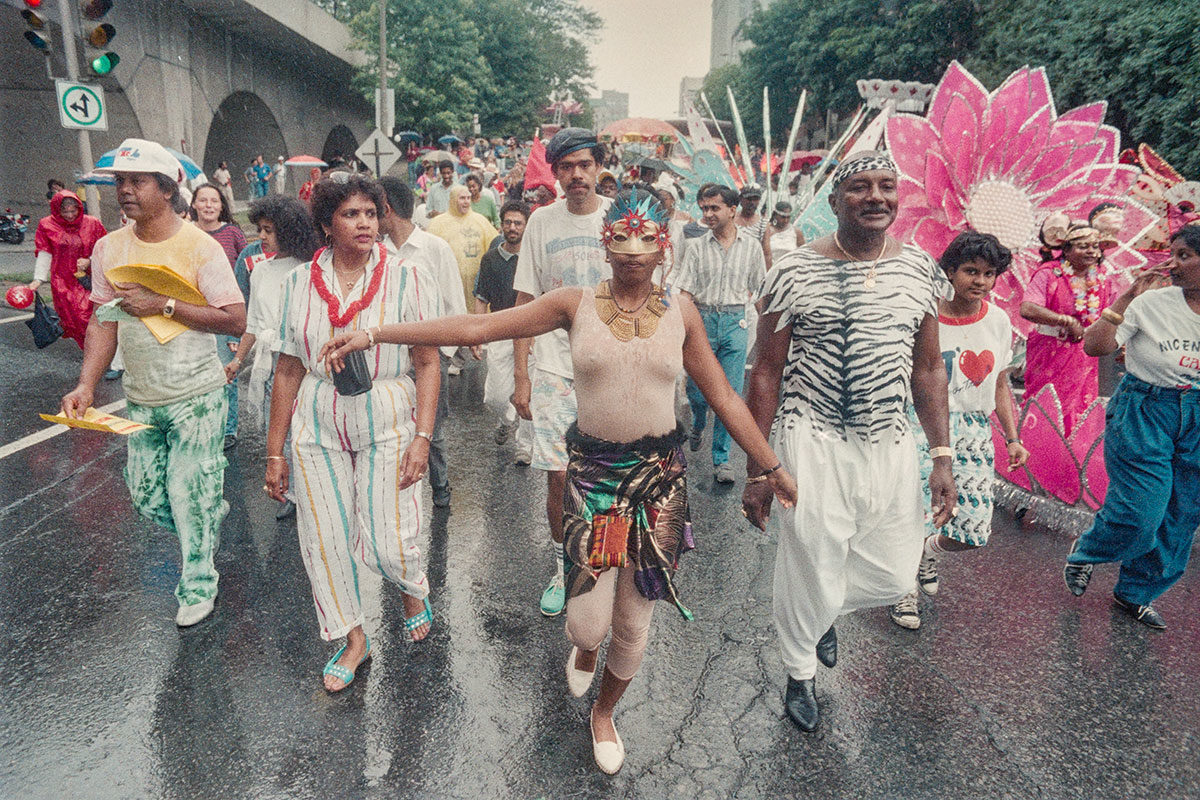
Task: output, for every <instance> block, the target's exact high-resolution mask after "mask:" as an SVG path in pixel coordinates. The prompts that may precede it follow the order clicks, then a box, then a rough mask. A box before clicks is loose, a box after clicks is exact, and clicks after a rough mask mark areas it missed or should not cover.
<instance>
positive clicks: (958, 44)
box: [705, 0, 1200, 177]
mask: <svg viewBox="0 0 1200 800" xmlns="http://www.w3.org/2000/svg"><path fill="white" fill-rule="evenodd" d="M744 35H745V37H746V40H747V41H748V42H749V43H750V47H749V49H748V50H747V51H746V52H745V53H743V55H742V58H741V61H740V63H738V64H737V65H735V66H733V67H724V68H721V69H720V70H714V71H713V72H712V73H710V74H709V76H708V78H707V79H706V82H705V90H706V92H707V94H708V98H709V100H710V101H712V104H713V107H714V110H715V111H716V112H717V113H718V115H719V116H722V117H724V118H728V117H727V116H726V115H727V114H728V108H727V104H726V101H725V97H724V95H725V90H724V87H725V86H726V85H730V86H732V87H733V90H734V95H735V96H736V98H737V101H738V106H739V108H740V110H741V112H742V116H743V118H744V121H745V123H746V129H747V135H748V136H749V137H750V138H751V140H752V141H754V140H761V127H762V125H761V107H762V99H761V98H762V87H763V86H768V87H770V91H771V117H772V120H775V131H774V133H775V137H774V138H775V139H776V144H782V143H783V138H784V137H785V136H786V135H787V133H786V130H784V128H785V126H786V125H787V123H788V122H790V120H791V113H792V111H793V110H794V109H795V107H796V102H797V100H798V98H799V94H800V90H801V89H802V88H807V89H808V90H809V105H808V109H809V111H808V113H807V114H806V119H807V120H809V123H808V124H810V125H811V124H813V122H812V121H814V120H822V119H823V118H824V114H825V111H826V110H832V111H835V112H838V113H841V114H846V113H848V112H850V111H852V110H853V108H854V107H855V106H857V105H858V104H859V102H860V98H859V96H858V92H857V88H856V86H855V82H856V81H857V80H858V79H860V78H881V79H899V80H917V81H924V82H927V83H936V82H937V81H938V80H939V79H940V78H941V75H942V73H943V72H944V71H945V69H946V66H947V65H948V64H949V63H950V61H951V60H952V59H958V60H959V61H962V62H963V63H964V64H965V65H966V66H967V68H968V69H970V70H971V71H972V72H973V73H974V74H975V75H977V76H978V77H979V78H980V79H981V80H982V81H984V83H985V84H986V85H987V86H988V87H989V88H994V87H996V86H997V85H999V83H1000V82H1001V81H1002V80H1003V79H1004V78H1005V77H1007V76H1008V75H1009V74H1010V73H1011V72H1012V71H1014V70H1016V69H1018V68H1020V67H1021V66H1023V65H1026V64H1029V65H1033V66H1039V65H1042V66H1045V67H1046V69H1047V72H1048V74H1049V77H1050V85H1051V87H1052V88H1053V90H1054V96H1055V101H1056V103H1057V104H1058V107H1059V110H1060V111H1063V110H1066V109H1068V108H1071V107H1074V106H1077V105H1081V104H1084V103H1092V102H1095V101H1097V100H1107V101H1108V104H1109V111H1108V119H1107V121H1108V122H1109V123H1110V124H1113V125H1115V126H1117V127H1118V128H1119V129H1120V130H1121V131H1122V133H1123V134H1124V137H1125V142H1126V143H1127V144H1130V145H1133V144H1136V143H1138V142H1143V141H1144V142H1147V143H1149V144H1150V145H1152V146H1153V147H1155V149H1157V150H1158V151H1159V152H1160V153H1162V154H1163V155H1164V156H1165V157H1166V158H1167V159H1168V160H1169V161H1170V162H1171V163H1172V164H1174V165H1175V166H1176V168H1178V169H1180V170H1181V171H1183V172H1184V173H1185V174H1187V175H1189V176H1193V177H1200V148H1197V147H1196V142H1198V141H1200V112H1198V111H1197V109H1198V108H1200V83H1198V82H1197V80H1196V76H1197V75H1200V3H1197V2H1188V3H1180V2H1178V0H1139V2H1138V3H1114V2H1111V0H1075V1H1074V2H1072V3H1069V4H1062V3H1047V2H1045V0H989V2H980V1H978V0H775V2H772V3H770V4H769V5H767V7H766V8H765V9H763V10H761V11H759V12H758V13H756V14H755V15H754V16H753V17H752V18H751V19H750V20H749V21H748V23H747V24H746V27H745V28H744Z"/></svg>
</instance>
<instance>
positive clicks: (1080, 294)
mask: <svg viewBox="0 0 1200 800" xmlns="http://www.w3.org/2000/svg"><path fill="white" fill-rule="evenodd" d="M1052 219H1053V218H1052ZM1053 227H1054V226H1053V224H1052V222H1051V220H1047V224H1046V225H1045V226H1043V233H1042V238H1043V241H1045V242H1046V244H1047V246H1049V247H1051V248H1057V247H1059V246H1061V248H1062V256H1061V257H1060V258H1059V259H1057V260H1053V261H1050V262H1048V263H1046V264H1045V265H1043V266H1042V268H1041V269H1039V270H1038V271H1037V272H1035V273H1034V275H1033V278H1032V279H1031V280H1030V281H1029V285H1028V286H1027V287H1026V289H1025V297H1024V298H1023V300H1022V302H1021V316H1022V317H1024V318H1025V319H1027V320H1029V321H1030V322H1033V323H1035V325H1034V328H1033V330H1032V331H1030V333H1029V339H1028V342H1027V344H1026V351H1025V352H1026V357H1025V398H1026V399H1029V398H1032V397H1036V396H1037V395H1038V393H1039V392H1040V391H1041V390H1042V387H1044V386H1045V385H1046V384H1053V386H1054V390H1055V393H1056V394H1057V395H1058V400H1059V403H1060V404H1061V406H1062V417H1063V433H1064V434H1065V435H1066V436H1070V435H1071V432H1072V431H1074V430H1075V427H1076V425H1078V424H1079V422H1080V420H1081V419H1082V417H1083V414H1084V412H1085V411H1087V409H1088V407H1089V406H1090V405H1091V404H1092V403H1093V402H1095V400H1096V397H1097V396H1098V395H1099V369H1098V367H1097V362H1096V359H1094V358H1091V357H1089V356H1088V355H1086V354H1085V353H1084V352H1083V344H1082V341H1083V331H1084V329H1085V328H1086V327H1087V326H1088V325H1091V324H1092V323H1093V322H1095V321H1096V320H1097V319H1098V318H1099V317H1100V312H1101V311H1103V310H1104V309H1105V308H1108V306H1109V304H1111V303H1112V299H1113V298H1112V287H1111V285H1110V282H1109V278H1108V275H1107V274H1106V271H1105V269H1104V265H1103V263H1102V262H1103V258H1104V256H1103V251H1102V250H1101V248H1100V232H1099V231H1097V230H1096V229H1095V228H1093V227H1091V226H1089V225H1087V224H1085V223H1081V222H1076V223H1071V224H1070V225H1069V226H1068V227H1067V228H1066V231H1065V233H1061V234H1060V235H1061V239H1060V238H1059V236H1056V235H1054V233H1053Z"/></svg>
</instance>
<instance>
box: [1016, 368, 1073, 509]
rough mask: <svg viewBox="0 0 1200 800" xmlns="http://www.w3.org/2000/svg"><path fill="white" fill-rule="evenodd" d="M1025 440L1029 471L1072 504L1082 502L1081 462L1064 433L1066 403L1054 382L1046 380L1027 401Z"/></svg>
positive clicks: (1055, 495) (1063, 499)
mask: <svg viewBox="0 0 1200 800" xmlns="http://www.w3.org/2000/svg"><path fill="white" fill-rule="evenodd" d="M1024 413H1025V419H1024V423H1023V425H1022V426H1021V441H1022V442H1023V443H1024V444H1025V446H1026V447H1027V448H1029V453H1030V458H1029V471H1030V473H1031V474H1032V475H1033V477H1034V479H1035V480H1036V481H1037V482H1038V483H1039V484H1040V485H1041V487H1042V488H1043V489H1044V490H1045V491H1046V492H1047V493H1048V494H1050V495H1051V496H1053V497H1056V498H1058V499H1059V500H1061V501H1062V502H1064V503H1066V504H1067V505H1069V506H1073V505H1075V504H1076V503H1077V502H1079V497H1080V494H1081V493H1082V491H1083V486H1082V485H1081V483H1080V479H1079V465H1078V464H1077V463H1076V461H1075V457H1074V455H1073V454H1072V453H1071V450H1070V448H1069V447H1068V446H1067V441H1066V437H1065V436H1064V433H1063V424H1062V407H1061V404H1060V403H1059V400H1058V394H1057V392H1055V391H1054V384H1046V385H1045V386H1043V387H1042V389H1041V390H1040V391H1039V392H1038V393H1037V395H1036V396H1034V397H1033V398H1031V399H1029V400H1027V401H1026V403H1025V408H1024Z"/></svg>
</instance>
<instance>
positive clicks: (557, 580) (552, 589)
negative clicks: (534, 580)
mask: <svg viewBox="0 0 1200 800" xmlns="http://www.w3.org/2000/svg"><path fill="white" fill-rule="evenodd" d="M566 603H567V587H566V586H564V585H563V579H562V576H561V575H555V576H554V577H553V578H551V579H550V585H549V586H547V587H546V591H544V592H542V602H541V608H542V613H543V614H545V615H546V616H547V617H557V616H558V615H559V614H561V613H562V610H563V606H564V605H566Z"/></svg>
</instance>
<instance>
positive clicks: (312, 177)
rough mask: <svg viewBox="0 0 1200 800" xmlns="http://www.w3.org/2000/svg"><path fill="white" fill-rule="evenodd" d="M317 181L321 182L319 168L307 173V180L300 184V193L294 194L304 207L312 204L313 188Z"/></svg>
mask: <svg viewBox="0 0 1200 800" xmlns="http://www.w3.org/2000/svg"><path fill="white" fill-rule="evenodd" d="M319 180H321V168H320V167H313V168H312V169H310V170H309V171H308V180H306V181H305V182H304V183H302V184H300V191H299V192H297V194H296V197H298V198H299V199H300V202H302V203H304V204H305V205H308V204H309V203H310V202H312V192H313V187H314V186H316V185H317V181H319Z"/></svg>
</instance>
